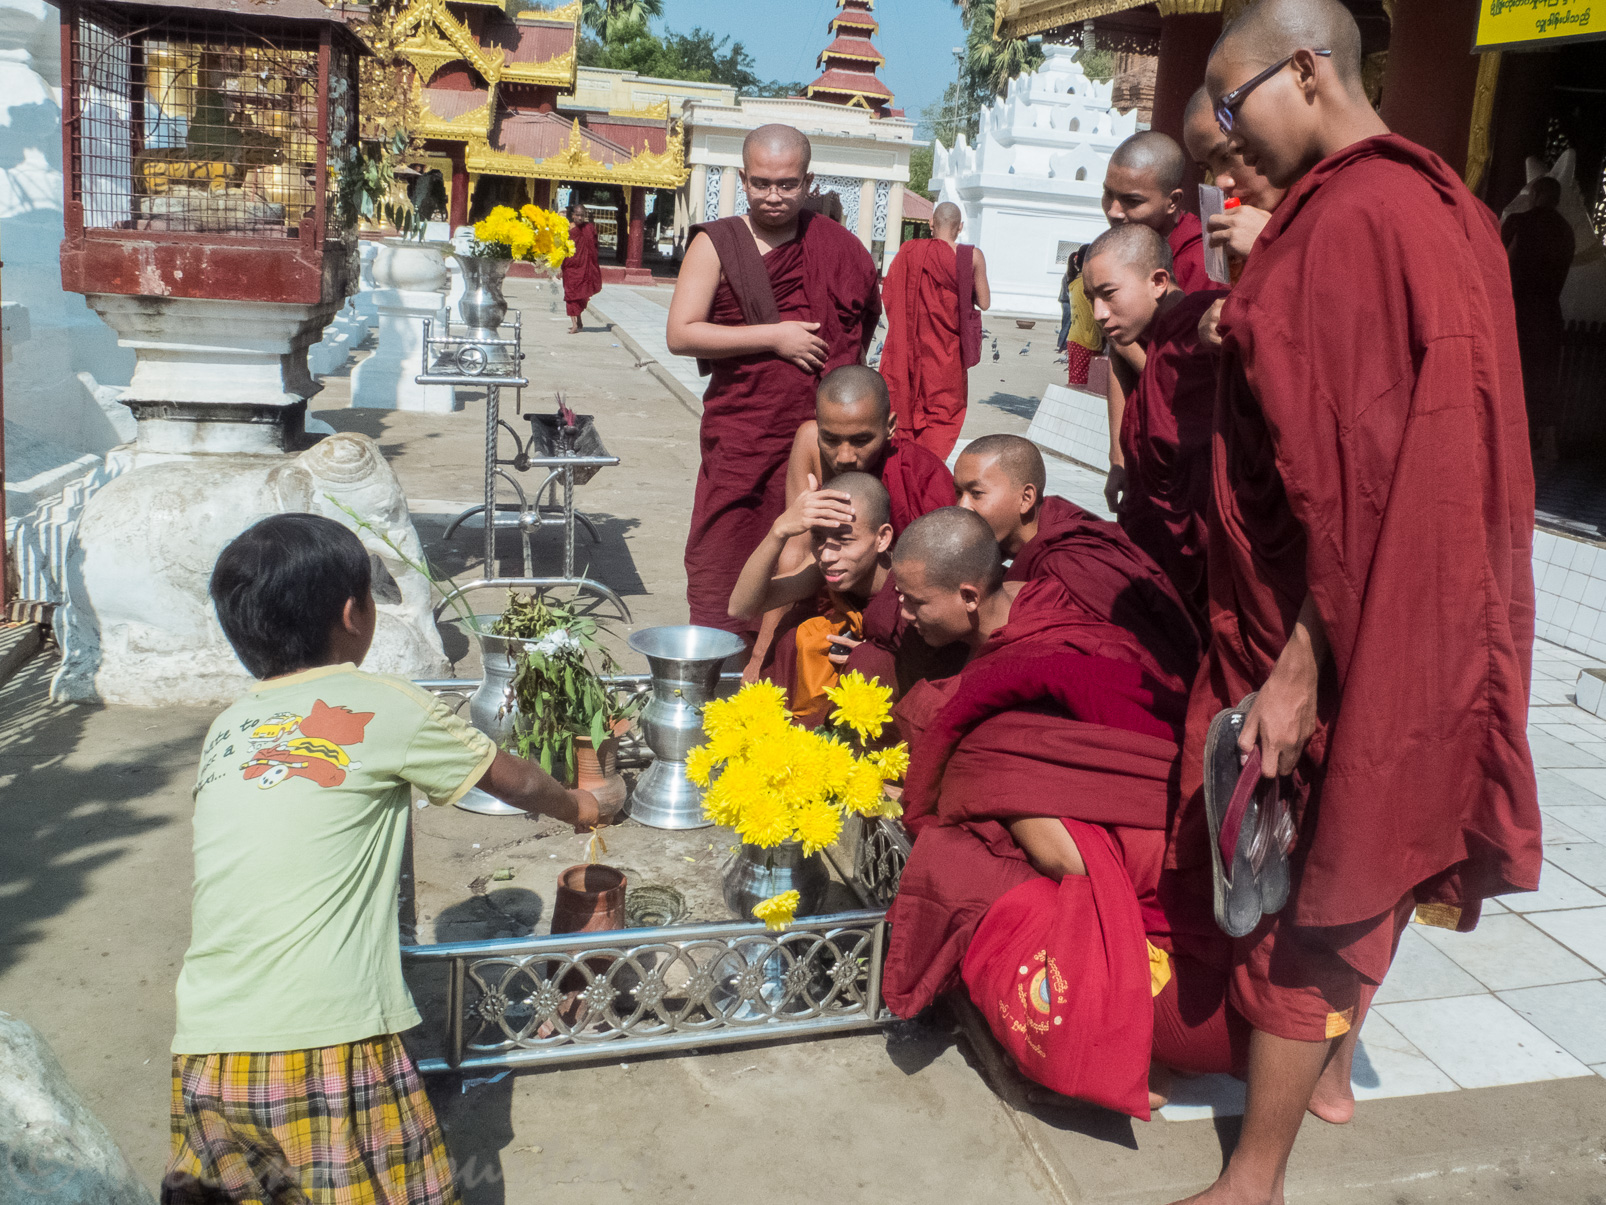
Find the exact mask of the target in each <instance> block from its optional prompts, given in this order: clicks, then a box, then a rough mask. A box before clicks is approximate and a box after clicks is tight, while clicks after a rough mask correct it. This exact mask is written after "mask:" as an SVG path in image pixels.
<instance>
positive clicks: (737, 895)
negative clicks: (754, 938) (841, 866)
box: [724, 841, 831, 921]
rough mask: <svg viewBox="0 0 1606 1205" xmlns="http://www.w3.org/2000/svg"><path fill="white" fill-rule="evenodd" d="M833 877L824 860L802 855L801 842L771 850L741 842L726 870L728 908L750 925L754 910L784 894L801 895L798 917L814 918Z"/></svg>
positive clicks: (815, 854) (775, 847)
mask: <svg viewBox="0 0 1606 1205" xmlns="http://www.w3.org/2000/svg"><path fill="white" fill-rule="evenodd" d="M830 882H831V876H830V874H829V873H828V872H827V871H826V869H825V858H824V857H823V856H822V855H821V854H820V853H819V852H818V851H816V852H815V853H812V854H805V853H804V852H803V843H802V842H801V841H782V842H781V843H780V844H779V845H777V846H774V847H773V848H771V849H764V848H761V847H760V846H757V845H749V844H748V843H747V842H745V841H744V842H742V844H741V845H739V846H738V847H737V849H736V855H735V857H734V858H732V860H731V864H730V865H729V866H727V867H726V868H725V890H724V895H725V906H726V907H728V908H729V909H730V910H731V912H732V913H733V914H734V915H735V916H736V917H737V919H739V920H745V921H750V920H754V919H756V918H755V917H754V916H753V907H754V906H755V905H757V904H761V903H763V902H764V901H765V900H767V899H769V898H770V897H771V896H773V895H779V894H780V893H781V892H783V891H795V892H797V893H798V897H799V898H798V905H797V915H798V916H815V915H817V914H818V913H819V911H820V909H821V908H823V907H824V906H825V893H826V890H827V888H828V887H829V886H830Z"/></svg>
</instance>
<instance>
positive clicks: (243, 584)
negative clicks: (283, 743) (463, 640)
mask: <svg viewBox="0 0 1606 1205" xmlns="http://www.w3.org/2000/svg"><path fill="white" fill-rule="evenodd" d="M370 574H371V570H370V568H369V564H368V550H367V549H365V548H364V547H363V546H362V541H361V540H359V539H358V538H357V536H356V534H355V533H354V532H352V531H351V530H349V529H348V528H345V527H342V526H341V525H340V524H339V523H336V522H335V521H334V520H333V519H325V518H324V517H323V516H321V515H300V514H297V515H273V516H272V517H270V518H267V519H263V520H262V521H261V522H259V523H254V524H252V525H251V526H250V527H248V528H246V529H245V530H244V531H242V532H241V533H240V534H239V535H238V536H236V537H235V538H234V539H233V540H231V541H230V542H229V544H228V546H227V547H225V548H224V549H223V551H222V552H221V553H220V554H219V555H218V558H217V564H216V565H214V566H213V567H212V581H211V583H210V585H209V587H208V589H209V591H210V593H211V595H212V603H213V605H214V606H215V607H216V608H217V618H218V623H219V624H221V625H222V627H223V634H224V635H225V636H227V637H228V638H229V644H231V645H232V646H233V647H234V651H235V653H236V654H237V655H238V656H239V658H240V660H241V661H242V662H244V664H245V668H246V669H248V670H250V671H251V674H252V676H253V677H256V678H273V677H277V676H279V675H280V674H292V673H295V672H296V671H297V670H303V669H311V668H312V667H313V666H317V665H325V664H327V658H328V654H329V629H330V628H331V627H333V626H334V625H335V624H336V623H338V622H339V621H340V617H341V613H342V612H343V611H344V610H345V607H346V602H347V600H348V599H353V598H355V599H357V600H358V601H359V602H361V601H363V600H366V599H367V597H368V592H369V588H370V585H371V577H370Z"/></svg>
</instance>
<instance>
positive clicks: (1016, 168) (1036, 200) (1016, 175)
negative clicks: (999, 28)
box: [931, 45, 1138, 322]
mask: <svg viewBox="0 0 1606 1205" xmlns="http://www.w3.org/2000/svg"><path fill="white" fill-rule="evenodd" d="M1043 53H1044V55H1045V58H1044V61H1043V64H1042V66H1040V67H1039V68H1038V69H1037V70H1036V71H1034V72H1033V73H1032V74H1030V75H1022V76H1018V77H1017V78H1015V79H1013V80H1011V81H1010V82H1009V89H1008V91H1007V93H1006V94H1005V95H1004V97H1003V99H1001V100H996V101H994V102H993V103H992V104H990V105H989V106H987V108H986V109H984V110H983V111H982V113H981V121H980V125H979V128H978V133H977V142H976V145H975V146H974V147H972V146H970V145H969V144H968V143H967V142H966V140H965V137H964V135H962V134H961V135H960V136H959V139H958V141H957V142H956V143H955V145H954V147H953V149H951V150H950V149H948V148H946V147H944V146H943V145H942V144H941V143H940V142H939V143H937V145H936V148H935V154H934V156H933V163H932V173H931V183H932V187H933V188H935V189H938V190H940V193H939V196H938V200H939V201H952V202H953V203H954V204H956V205H958V206H959V207H960V209H961V210H962V211H963V213H964V215H965V228H964V230H963V232H962V233H961V235H960V239H961V241H963V242H966V243H974V244H975V245H976V246H978V247H980V248H981V250H982V254H984V255H985V256H986V257H987V278H988V283H989V284H990V285H991V287H992V295H993V304H992V308H993V310H994V311H995V312H1001V313H1005V314H1020V315H1025V316H1035V317H1042V318H1052V319H1054V320H1055V321H1056V322H1057V321H1058V320H1059V316H1060V308H1059V300H1058V298H1059V284H1060V278H1061V276H1063V275H1064V272H1065V260H1066V257H1067V256H1068V255H1069V254H1070V253H1071V252H1072V251H1074V250H1075V249H1076V248H1077V247H1078V246H1080V245H1081V244H1083V243H1086V242H1090V241H1091V240H1092V239H1094V238H1095V237H1097V236H1098V234H1099V232H1100V231H1102V230H1105V229H1107V228H1108V226H1109V223H1108V222H1106V221H1105V219H1104V212H1103V210H1102V209H1101V208H1100V207H1099V198H1100V195H1101V193H1102V192H1103V188H1104V168H1105V165H1106V164H1108V163H1109V161H1110V152H1112V151H1113V150H1115V148H1116V147H1117V146H1119V145H1120V144H1121V142H1122V141H1123V140H1125V139H1126V138H1128V137H1130V136H1131V135H1132V134H1133V133H1135V132H1136V130H1137V118H1138V115H1137V110H1136V109H1133V110H1132V111H1131V112H1128V113H1119V112H1117V111H1116V110H1115V109H1114V108H1112V107H1111V105H1110V92H1111V88H1112V87H1113V85H1112V84H1108V83H1105V84H1100V83H1096V82H1095V81H1093V80H1090V79H1088V77H1087V73H1086V72H1084V71H1083V70H1082V68H1081V66H1080V65H1079V64H1078V63H1077V62H1076V61H1075V56H1076V54H1077V50H1076V48H1075V47H1073V46H1056V45H1048V46H1044V47H1043Z"/></svg>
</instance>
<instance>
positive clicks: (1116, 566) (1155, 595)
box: [954, 435, 1203, 690]
mask: <svg viewBox="0 0 1606 1205" xmlns="http://www.w3.org/2000/svg"><path fill="white" fill-rule="evenodd" d="M1046 480H1047V472H1046V470H1045V467H1044V465H1043V454H1042V453H1041V452H1040V451H1038V450H1037V445H1036V444H1034V443H1032V441H1031V440H1029V439H1023V438H1021V437H1020V436H1019V435H984V436H982V437H981V438H980V439H976V440H972V441H971V442H970V443H968V444H966V445H965V450H964V451H963V452H962V453H960V455H959V459H958V460H957V461H955V462H954V484H955V488H956V489H957V491H958V495H959V505H960V506H962V507H964V508H965V509H966V510H972V511H975V512H976V513H977V514H978V515H980V516H981V517H982V518H983V519H984V520H985V521H986V523H987V526H988V527H990V528H991V529H992V532H993V536H994V538H995V539H996V540H997V541H998V548H999V553H1000V554H1001V555H1002V556H1003V557H1004V558H1005V560H1007V561H1008V562H1009V568H1008V570H1007V572H1006V574H1005V577H1006V580H1008V581H1011V582H1030V581H1038V580H1041V579H1045V578H1046V579H1051V580H1053V581H1056V582H1058V583H1059V584H1060V586H1061V587H1062V588H1063V589H1064V590H1065V593H1066V594H1067V596H1069V598H1070V599H1071V601H1072V602H1074V603H1075V604H1076V605H1077V606H1078V607H1080V608H1081V609H1082V610H1084V611H1086V612H1087V613H1088V614H1089V615H1092V616H1093V617H1094V618H1096V619H1100V620H1103V621H1105V622H1106V623H1113V624H1115V625H1116V626H1118V627H1122V628H1125V629H1126V630H1127V631H1128V632H1130V633H1131V634H1132V635H1133V636H1134V637H1135V638H1136V643H1137V647H1138V648H1139V649H1140V650H1142V655H1143V658H1144V660H1143V666H1144V668H1145V669H1146V670H1147V671H1148V672H1150V673H1152V674H1154V675H1155V676H1156V677H1157V678H1159V679H1160V680H1161V681H1163V682H1165V683H1166V685H1167V686H1169V687H1172V688H1174V689H1176V690H1187V688H1188V686H1189V685H1190V684H1191V683H1192V681H1193V674H1194V671H1195V670H1196V669H1198V667H1199V654H1200V652H1201V651H1202V648H1203V646H1202V645H1201V643H1200V640H1199V632H1198V630H1197V629H1196V628H1195V627H1194V625H1193V623H1192V622H1191V621H1190V619H1189V616H1188V608H1187V606H1186V605H1185V604H1184V603H1183V601H1182V597H1181V596H1180V595H1179V594H1178V593H1177V588H1176V587H1175V586H1174V585H1172V583H1171V580H1170V579H1169V578H1168V577H1166V575H1165V573H1164V572H1163V571H1162V570H1161V569H1160V567H1159V566H1158V565H1156V564H1155V563H1154V561H1153V559H1151V558H1150V557H1149V556H1148V554H1146V553H1145V552H1143V551H1142V549H1140V548H1139V547H1138V546H1137V545H1136V544H1134V543H1133V542H1132V538H1131V537H1130V536H1129V535H1127V534H1126V532H1124V531H1122V530H1121V528H1120V527H1118V526H1117V525H1116V524H1114V523H1111V522H1108V521H1107V520H1105V519H1100V518H1099V517H1098V516H1097V515H1094V514H1091V513H1089V512H1088V511H1085V510H1083V509H1082V508H1081V507H1080V506H1077V505H1076V504H1075V503H1074V502H1067V501H1066V500H1065V499H1064V498H1060V497H1058V496H1056V495H1054V494H1049V495H1047V496H1045V495H1044V493H1043V489H1044V486H1045V484H1046Z"/></svg>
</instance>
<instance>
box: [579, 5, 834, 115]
mask: <svg viewBox="0 0 1606 1205" xmlns="http://www.w3.org/2000/svg"><path fill="white" fill-rule="evenodd" d="M587 2H588V3H589V2H590V0H587ZM597 2H598V3H599V4H600V2H601V0H597ZM651 3H654V4H658V3H661V0H651ZM578 53H579V59H580V64H581V65H582V66H584V67H608V68H611V69H613V70H615V71H635V72H639V73H640V74H642V75H652V76H657V77H658V78H659V79H679V80H695V81H697V82H699V83H714V84H728V85H730V86H731V87H733V88H735V89H736V90H737V92H739V93H741V94H742V95H744V96H788V95H790V94H792V93H793V92H797V91H801V89H802V85H801V84H796V83H785V82H782V81H779V80H768V81H765V80H762V79H760V78H759V76H758V73H757V71H755V70H754V63H753V56H752V55H751V54H749V53H748V52H747V48H746V47H745V46H743V45H742V44H741V43H740V42H732V41H731V40H730V38H728V37H724V38H719V39H718V40H716V38H715V35H714V34H713V33H711V32H709V31H708V30H706V29H703V28H702V27H701V26H695V27H693V29H692V31H691V32H690V33H676V32H675V31H674V30H672V29H671V30H665V31H664V35H663V36H662V37H659V36H658V35H657V34H655V33H653V32H652V30H651V28H649V27H648V26H647V25H646V24H633V23H628V22H621V23H619V24H617V25H616V26H615V27H614V28H613V31H612V33H610V34H604V35H602V36H593V35H592V34H590V33H582V34H581V35H580V42H579V47H578Z"/></svg>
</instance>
